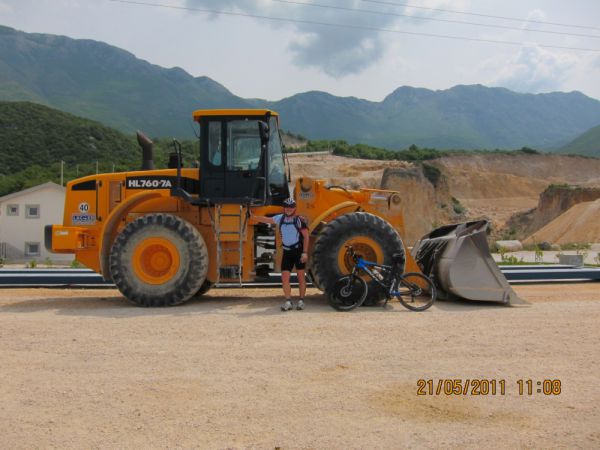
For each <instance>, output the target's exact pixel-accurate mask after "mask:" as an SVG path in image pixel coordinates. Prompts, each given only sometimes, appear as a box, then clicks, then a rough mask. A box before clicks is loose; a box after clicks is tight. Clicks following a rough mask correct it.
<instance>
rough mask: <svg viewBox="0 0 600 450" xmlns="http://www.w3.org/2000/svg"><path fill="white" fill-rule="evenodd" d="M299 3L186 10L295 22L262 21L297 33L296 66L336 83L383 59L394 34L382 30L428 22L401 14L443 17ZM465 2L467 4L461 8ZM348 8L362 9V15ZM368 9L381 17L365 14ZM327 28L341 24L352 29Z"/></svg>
mask: <svg viewBox="0 0 600 450" xmlns="http://www.w3.org/2000/svg"><path fill="white" fill-rule="evenodd" d="M298 2H299V3H305V4H297V3H286V2H285V1H284V0H279V1H278V0H272V1H265V0H260V1H258V2H257V1H253V0H201V1H200V0H186V5H187V6H188V7H190V8H201V9H211V10H217V11H229V12H237V13H242V14H248V15H255V16H266V17H278V18H286V19H291V21H289V22H286V21H269V20H265V19H263V23H265V25H266V26H270V27H275V28H280V27H282V26H285V27H291V28H293V29H294V30H295V32H296V33H297V35H296V37H294V38H293V39H292V40H291V41H290V42H289V45H288V50H289V51H290V52H291V60H292V61H293V63H294V64H295V65H297V66H299V67H303V68H310V67H313V68H317V69H319V70H321V71H322V72H324V73H325V74H327V75H329V76H331V77H334V78H343V77H345V76H347V75H353V74H358V73H361V72H363V71H364V70H365V69H367V68H368V67H370V66H372V65H374V64H375V63H377V62H378V61H380V60H381V58H382V56H383V55H384V54H385V50H386V49H387V48H388V47H389V41H390V39H389V33H385V32H383V31H380V29H393V28H394V27H395V26H396V25H397V24H399V23H400V24H407V23H411V24H413V25H414V24H417V23H418V26H420V25H421V24H422V23H423V21H415V20H414V19H411V18H410V17H399V16H398V14H406V15H414V16H420V17H424V16H428V17H429V16H433V15H436V14H438V12H435V11H428V10H415V9H412V8H405V7H403V6H401V5H392V4H391V3H390V4H382V3H377V4H374V3H368V2H363V1H361V0H352V1H348V0H328V1H327V2H325V1H322V2H315V3H313V6H310V4H311V2H309V1H308V0H298ZM465 2H466V0H463V1H462V2H461V3H465ZM450 4H451V3H450V1H449V0H430V1H428V2H425V3H424V4H423V5H425V6H427V7H436V8H439V7H444V6H448V5H450ZM314 5H326V6H329V7H319V6H314ZM347 9H360V10H363V12H358V11H348V10H347ZM365 10H367V11H376V12H378V14H373V13H365V12H364V11H365ZM395 14H396V15H395ZM221 17H223V15H220V14H213V15H212V16H211V18H212V19H220V18H221ZM322 24H339V25H344V26H349V27H350V28H348V27H343V26H340V27H336V26H326V25H322ZM351 27H354V28H351Z"/></svg>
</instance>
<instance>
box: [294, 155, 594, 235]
mask: <svg viewBox="0 0 600 450" xmlns="http://www.w3.org/2000/svg"><path fill="white" fill-rule="evenodd" d="M290 163H291V165H292V172H293V176H294V177H295V178H297V177H300V176H303V175H308V176H311V177H313V178H323V179H326V180H328V182H330V183H331V184H339V185H344V186H348V187H353V188H358V187H361V186H362V187H371V188H379V187H383V188H385V189H393V190H397V191H399V192H400V193H401V195H402V201H403V204H404V205H405V207H404V215H405V223H406V230H407V236H406V237H405V239H406V240H407V242H409V243H410V242H414V240H415V239H417V238H419V237H420V236H422V235H423V234H425V233H426V232H428V231H430V230H431V229H432V228H433V227H434V226H435V225H436V224H441V223H449V222H456V221H461V220H470V219H480V218H486V219H488V220H490V221H491V222H492V227H493V229H494V230H495V234H498V235H500V234H501V233H504V232H505V231H506V230H510V228H511V227H515V226H516V227H517V228H518V229H520V227H526V226H527V227H529V225H525V223H522V224H521V223H517V224H508V225H507V222H508V221H509V219H511V217H512V216H514V215H515V214H517V213H526V212H531V211H532V210H533V209H534V208H536V206H537V205H538V199H539V196H540V194H542V192H544V191H545V190H546V189H547V188H548V186H549V185H551V184H556V185H558V184H565V183H567V184H577V185H579V186H581V187H586V188H590V189H589V192H592V191H593V189H591V188H593V187H595V186H597V187H600V159H592V158H585V157H579V156H564V155H538V154H522V153H519V154H515V155H506V154H493V153H492V154H472V155H463V156H452V157H444V158H440V159H436V160H432V161H427V162H425V163H424V164H413V163H408V162H398V161H368V160H360V159H353V158H343V157H339V156H333V155H310V156H309V155H301V154H298V155H293V156H292V155H290ZM583 190H584V191H586V192H587V191H588V190H586V189H583ZM573 198H575V197H573ZM453 199H455V200H453ZM586 199H587V200H586ZM588 200H591V198H590V199H588V198H587V197H585V196H581V197H580V198H578V200H577V202H581V201H588ZM577 202H575V203H577ZM550 203H551V202H550ZM550 203H549V204H548V207H545V209H547V210H548V211H550V210H553V211H554V210H555V211H558V212H557V213H553V214H550V213H549V212H548V213H544V214H543V215H542V216H540V218H539V219H536V221H535V229H533V228H526V231H523V232H521V233H520V236H521V237H522V238H524V237H526V236H527V235H528V234H529V232H533V231H535V230H537V229H539V228H541V227H542V226H543V225H545V224H546V223H548V222H549V221H550V220H552V219H553V218H555V217H557V216H558V215H560V214H561V213H562V212H565V211H566V209H563V208H561V207H559V208H555V207H554V206H551V204H550ZM559 203H560V201H559ZM575 203H572V204H575ZM572 204H571V205H570V206H572ZM463 207H464V208H465V209H466V211H464V213H462V214H461V210H462V209H463ZM567 209H568V208H567ZM527 223H529V222H527ZM599 238H600V237H599ZM596 240H598V239H596Z"/></svg>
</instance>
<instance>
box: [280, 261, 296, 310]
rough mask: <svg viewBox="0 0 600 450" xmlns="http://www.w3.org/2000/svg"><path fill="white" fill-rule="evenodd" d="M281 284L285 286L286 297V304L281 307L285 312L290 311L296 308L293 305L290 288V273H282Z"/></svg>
mask: <svg viewBox="0 0 600 450" xmlns="http://www.w3.org/2000/svg"><path fill="white" fill-rule="evenodd" d="M281 284H282V285H283V295H285V303H284V304H283V305H281V309H282V310H283V311H288V310H290V309H292V308H293V307H294V306H293V305H292V288H291V286H290V271H289V270H282V271H281Z"/></svg>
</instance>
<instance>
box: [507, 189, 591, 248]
mask: <svg viewBox="0 0 600 450" xmlns="http://www.w3.org/2000/svg"><path fill="white" fill-rule="evenodd" d="M599 198H600V188H598V187H584V186H572V185H566V184H564V185H550V186H549V187H548V188H547V189H546V190H545V191H544V192H542V193H541V194H540V198H539V202H538V206H537V207H536V208H534V209H531V210H529V211H526V212H524V213H520V214H516V215H515V216H513V217H512V218H511V219H510V221H509V222H508V223H507V226H508V227H510V228H512V229H515V230H518V232H517V235H518V236H520V237H526V236H527V237H528V238H527V242H528V243H529V242H531V241H532V239H531V238H532V236H531V235H533V234H534V233H536V232H537V231H538V230H541V229H542V228H543V227H545V226H547V225H549V224H550V223H551V222H552V221H554V220H555V219H556V218H558V217H559V216H561V215H562V214H563V213H565V212H567V211H568V210H569V209H571V208H572V207H574V206H575V205H578V204H580V203H587V202H593V201H595V200H597V199H599ZM581 214H583V210H581V211H579V215H581ZM576 218H577V214H574V215H573V219H574V220H575V219H576ZM571 234H572V235H573V233H571ZM572 237H573V238H574V239H575V240H574V241H572V242H583V239H584V237H583V236H582V237H581V239H578V238H577V236H575V235H573V236H572ZM537 238H538V240H544V241H549V242H551V243H556V240H557V238H556V236H553V237H552V238H551V239H546V238H544V237H543V236H541V235H540V236H537ZM598 239H600V236H598Z"/></svg>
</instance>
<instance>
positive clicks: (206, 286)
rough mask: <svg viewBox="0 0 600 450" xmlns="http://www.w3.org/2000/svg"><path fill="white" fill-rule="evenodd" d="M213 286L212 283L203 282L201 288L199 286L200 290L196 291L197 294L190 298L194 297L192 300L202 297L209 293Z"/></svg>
mask: <svg viewBox="0 0 600 450" xmlns="http://www.w3.org/2000/svg"><path fill="white" fill-rule="evenodd" d="M213 286H214V283H213V282H211V281H208V280H204V283H202V286H200V289H198V292H196V293H195V294H194V295H192V297H194V298H198V297H202V296H203V295H204V294H206V293H207V292H208V291H210V290H211V289H212V287H213Z"/></svg>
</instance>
